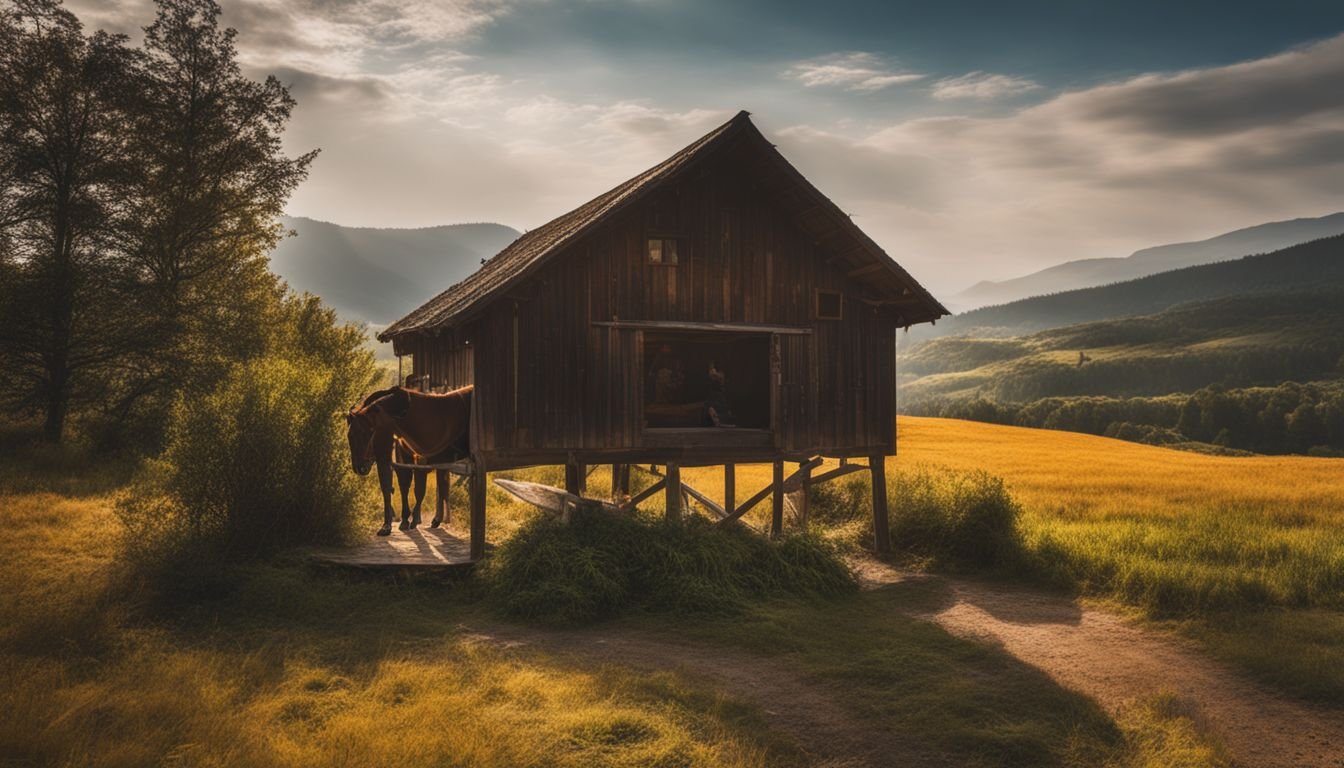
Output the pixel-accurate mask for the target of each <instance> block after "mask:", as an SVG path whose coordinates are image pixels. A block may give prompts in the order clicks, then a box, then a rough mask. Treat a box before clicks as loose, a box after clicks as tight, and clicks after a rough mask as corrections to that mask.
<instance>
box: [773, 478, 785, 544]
mask: <svg viewBox="0 0 1344 768" xmlns="http://www.w3.org/2000/svg"><path fill="white" fill-rule="evenodd" d="M770 491H771V498H770V538H772V539H778V538H779V537H780V534H782V533H784V462H782V461H776V462H775V472H774V480H773V481H772V482H771V484H770Z"/></svg>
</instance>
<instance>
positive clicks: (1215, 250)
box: [950, 213, 1344, 307]
mask: <svg viewBox="0 0 1344 768" xmlns="http://www.w3.org/2000/svg"><path fill="white" fill-rule="evenodd" d="M1338 234H1344V213H1335V214H1331V215H1329V216H1322V217H1320V218H1315V219H1292V220H1291V221H1275V222H1271V223H1269V224H1261V225H1259V226H1255V227H1247V228H1246V229H1238V230H1236V231H1235V232H1228V233H1226V234H1223V235H1218V236H1217V237H1211V238H1209V239H1208V240H1200V241H1198V242H1192V243H1175V244H1172V245H1159V246H1156V247H1153V248H1144V249H1143V250H1140V251H1135V252H1134V253H1133V254H1131V255H1130V256H1128V257H1126V258H1111V259H1081V260H1078V261H1069V262H1065V263H1063V264H1058V265H1056V266H1053V267H1049V268H1047V269H1043V270H1041V271H1039V272H1033V273H1032V274H1030V275H1025V276H1023V277H1018V278H1014V279H1012V280H1003V281H999V282H992V281H984V282H980V283H976V284H975V285H973V286H971V287H970V288H968V289H967V290H965V291H963V292H962V293H960V294H957V295H956V296H954V297H952V299H951V300H950V303H951V304H952V305H953V306H954V307H983V306H988V305H991V304H1003V303H1005V302H1010V301H1016V300H1018V299H1023V298H1026V297H1029V296H1040V295H1044V294H1050V293H1058V292H1060V291H1068V290H1073V289H1075V288H1086V287H1090V286H1096V285H1105V284H1107V283H1114V282H1119V281H1122V280H1132V279H1134V278H1137V277H1143V276H1145V275H1151V274H1154V273H1157V272H1166V271H1169V270H1173V269H1180V268H1182V267H1190V266H1195V265H1198V264H1208V263H1211V262H1216V261H1226V260H1228V259H1235V258H1239V257H1241V256H1247V255H1250V254H1254V253H1265V252H1267V251H1275V250H1279V249H1281V248H1286V247H1288V246H1290V245H1296V244H1297V243H1305V242H1307V241H1309V240H1316V239H1319V238H1322V237H1329V236H1331V235H1338Z"/></svg>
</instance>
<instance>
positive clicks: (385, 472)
mask: <svg viewBox="0 0 1344 768" xmlns="http://www.w3.org/2000/svg"><path fill="white" fill-rule="evenodd" d="M378 486H379V487H380V488H382V491H383V527H382V528H379V529H378V535H379V536H389V535H391V533H392V463H391V462H389V461H379V462H378Z"/></svg>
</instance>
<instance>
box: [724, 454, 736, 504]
mask: <svg viewBox="0 0 1344 768" xmlns="http://www.w3.org/2000/svg"><path fill="white" fill-rule="evenodd" d="M723 508H724V509H725V510H727V511H728V514H730V515H731V514H732V513H733V511H734V510H735V509H737V465H736V464H724V465H723Z"/></svg>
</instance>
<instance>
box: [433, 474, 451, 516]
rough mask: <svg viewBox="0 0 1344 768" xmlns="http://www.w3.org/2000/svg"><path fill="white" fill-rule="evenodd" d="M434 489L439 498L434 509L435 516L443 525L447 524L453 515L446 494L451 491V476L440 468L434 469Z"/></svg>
mask: <svg viewBox="0 0 1344 768" xmlns="http://www.w3.org/2000/svg"><path fill="white" fill-rule="evenodd" d="M434 489H435V493H436V494H437V496H438V500H439V508H438V509H437V510H435V511H436V512H437V513H438V514H437V515H435V516H436V517H438V518H439V519H440V520H442V521H443V524H444V525H447V524H448V523H449V522H451V521H452V515H453V512H452V510H451V509H450V508H449V501H448V496H449V495H450V494H451V493H452V491H453V476H452V475H450V474H448V473H447V472H446V471H444V470H442V469H440V470H436V471H435V472H434Z"/></svg>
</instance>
